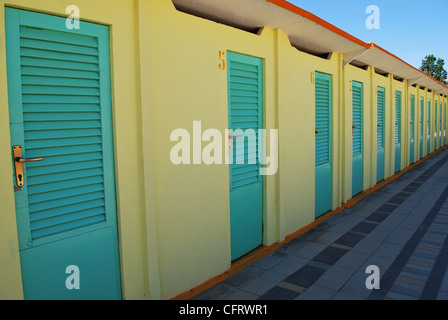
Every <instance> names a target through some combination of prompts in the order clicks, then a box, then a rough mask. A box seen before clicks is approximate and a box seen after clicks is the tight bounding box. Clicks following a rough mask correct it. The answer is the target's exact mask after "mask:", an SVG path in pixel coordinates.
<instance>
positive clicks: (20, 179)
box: [18, 173, 22, 182]
mask: <svg viewBox="0 0 448 320" xmlns="http://www.w3.org/2000/svg"><path fill="white" fill-rule="evenodd" d="M18 177H19V182H22V175H21V174H20V173H19V175H18Z"/></svg>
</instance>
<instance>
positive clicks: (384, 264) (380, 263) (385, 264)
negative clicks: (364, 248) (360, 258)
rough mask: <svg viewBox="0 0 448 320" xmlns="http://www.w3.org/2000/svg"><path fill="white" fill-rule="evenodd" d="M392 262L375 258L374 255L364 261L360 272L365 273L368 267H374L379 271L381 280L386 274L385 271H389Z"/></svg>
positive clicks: (383, 258) (390, 259)
mask: <svg viewBox="0 0 448 320" xmlns="http://www.w3.org/2000/svg"><path fill="white" fill-rule="evenodd" d="M393 262H394V259H392V258H389V257H383V256H377V255H375V254H374V255H372V256H370V257H369V258H368V259H367V260H366V261H364V263H363V265H362V266H361V268H360V271H362V272H364V273H365V271H366V269H367V267H368V266H370V265H375V266H377V267H378V268H379V269H380V278H381V277H382V276H383V275H384V274H385V273H386V271H387V269H389V267H390V266H391V264H392V263H393Z"/></svg>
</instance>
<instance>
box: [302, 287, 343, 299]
mask: <svg viewBox="0 0 448 320" xmlns="http://www.w3.org/2000/svg"><path fill="white" fill-rule="evenodd" d="M336 293H337V291H336V290H332V289H328V288H325V287H319V286H316V285H313V286H312V287H311V288H309V289H307V290H306V291H305V292H304V293H302V294H300V295H299V296H298V297H296V298H295V299H294V300H330V299H331V298H333V296H334V295H336Z"/></svg>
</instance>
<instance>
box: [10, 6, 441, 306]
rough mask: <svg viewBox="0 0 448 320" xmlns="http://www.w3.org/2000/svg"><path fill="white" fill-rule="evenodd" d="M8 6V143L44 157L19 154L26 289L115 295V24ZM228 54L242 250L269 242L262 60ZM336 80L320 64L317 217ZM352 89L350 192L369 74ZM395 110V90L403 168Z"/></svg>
mask: <svg viewBox="0 0 448 320" xmlns="http://www.w3.org/2000/svg"><path fill="white" fill-rule="evenodd" d="M5 13H6V15H5V21H6V44H7V68H8V95H9V101H10V104H9V110H10V132H11V145H12V146H20V147H21V152H22V156H21V157H22V158H43V159H42V160H41V161H32V162H26V163H24V164H22V165H23V167H24V169H23V170H24V172H23V175H18V174H16V175H15V177H14V182H15V184H16V185H17V186H19V185H21V188H17V190H16V192H15V202H16V213H17V224H18V234H19V248H20V258H21V270H22V278H23V287H24V294H25V298H26V299H46V298H48V299H55V298H56V299H64V298H67V299H89V298H94V299H120V298H121V286H120V265H119V258H118V236H117V214H116V204H115V178H114V155H113V141H112V113H111V92H110V90H111V89H110V62H109V57H110V51H109V30H108V27H106V26H102V25H98V24H94V23H87V22H83V24H82V28H80V29H75V30H72V31H70V32H68V31H67V29H66V26H65V19H63V18H60V17H55V16H51V15H46V14H39V13H34V12H27V11H23V10H18V9H10V8H6V10H5ZM227 66H228V77H227V78H228V123H229V129H230V130H231V131H230V135H231V136H230V137H229V139H231V150H232V152H233V153H232V160H233V161H232V164H231V165H230V166H229V181H230V185H229V186H230V189H229V199H230V232H231V259H232V260H235V259H237V258H239V257H241V256H242V255H244V254H246V253H247V252H249V251H251V250H253V249H255V248H256V247H258V246H259V245H261V244H262V233H263V176H262V175H260V174H259V172H260V171H259V170H260V162H259V157H258V153H259V152H261V150H259V149H258V148H259V145H262V144H259V143H258V140H259V139H260V137H259V136H258V129H262V128H263V61H262V59H260V58H256V57H251V56H247V55H242V54H238V53H233V52H228V54H227ZM331 88H332V79H331V76H330V75H328V74H324V73H316V75H315V115H316V131H315V141H316V144H315V156H316V158H315V169H316V170H315V177H316V189H315V191H316V192H315V194H316V196H315V204H316V207H315V208H316V209H315V210H316V212H315V215H316V217H318V216H320V215H322V214H323V213H325V212H327V211H329V210H331V205H332V204H331V202H332V201H331V200H332V161H331V158H332V148H331V146H332V117H331V114H332V94H331V92H332V90H331ZM352 93H353V94H352V105H353V109H352V110H353V111H352V119H353V122H352V136H353V159H352V161H353V172H352V176H353V181H352V193H353V195H355V194H357V193H359V192H361V191H362V190H363V105H364V102H363V85H362V83H359V82H353V84H352ZM377 102H378V125H377V129H378V135H377V138H378V143H377V149H378V161H377V166H378V167H377V180H378V181H379V180H381V179H383V178H384V136H385V135H384V128H385V123H384V119H385V116H384V115H385V114H384V112H385V111H384V105H385V104H384V102H385V91H384V89H383V88H378V94H377ZM412 103H414V102H412ZM413 109H414V107H413V105H412V106H411V121H412V122H413V114H414V113H413V112H414V110H413ZM428 109H429V110H430V104H428ZM400 115H401V94H399V92H397V96H396V119H398V121H397V122H396V139H395V146H396V152H395V155H396V160H395V162H396V163H397V164H398V165H397V167H396V170H399V164H400V154H401V136H400V134H401V132H400V131H401V130H400V128H401V123H400ZM441 119H442V116H440V121H441ZM429 122H430V113H428V123H429ZM445 123H446V114H445ZM428 127H429V126H428ZM239 130H242V133H241V131H239ZM251 130H252V131H251ZM420 132H421V135H420V141H422V139H423V136H422V130H421V131H420ZM440 136H441V134H440ZM428 139H429V131H428ZM444 139H445V137H444ZM444 141H445V140H444ZM420 146H421V144H420ZM428 146H429V143H428ZM412 149H413V136H412V137H411V150H412ZM421 151H422V150H420V152H421ZM411 154H413V152H411ZM15 162H16V161H15ZM15 169H16V167H15ZM16 173H17V172H16ZM22 184H23V185H22ZM73 265H74V266H76V267H77V268H78V270H79V276H80V289H74V290H72V289H68V287H67V283H66V280H67V278H68V276H69V275H68V274H67V273H66V270H67V267H69V266H73Z"/></svg>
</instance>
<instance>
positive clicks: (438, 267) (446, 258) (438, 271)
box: [420, 237, 448, 300]
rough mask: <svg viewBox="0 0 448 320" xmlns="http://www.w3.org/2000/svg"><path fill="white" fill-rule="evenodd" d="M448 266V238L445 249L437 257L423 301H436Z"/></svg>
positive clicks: (424, 290) (422, 296)
mask: <svg viewBox="0 0 448 320" xmlns="http://www.w3.org/2000/svg"><path fill="white" fill-rule="evenodd" d="M447 266H448V237H446V238H445V241H444V243H443V247H442V249H441V250H440V253H439V256H438V257H437V260H436V263H435V265H434V267H433V268H432V270H431V274H430V275H429V278H428V281H426V285H425V287H424V289H423V292H422V295H421V296H420V299H421V300H436V299H437V294H438V293H439V290H440V285H441V284H442V281H443V277H444V275H445V272H446V268H447Z"/></svg>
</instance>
